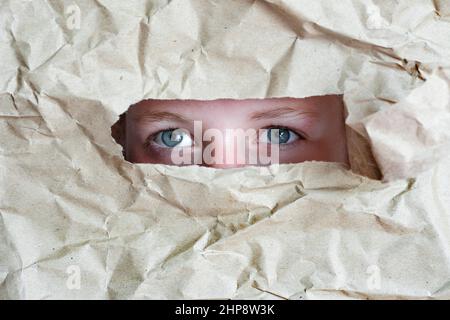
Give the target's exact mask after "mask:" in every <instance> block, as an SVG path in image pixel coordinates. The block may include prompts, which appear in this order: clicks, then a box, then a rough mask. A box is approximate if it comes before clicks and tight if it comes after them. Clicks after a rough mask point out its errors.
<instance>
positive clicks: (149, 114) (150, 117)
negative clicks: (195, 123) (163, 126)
mask: <svg viewBox="0 0 450 320" xmlns="http://www.w3.org/2000/svg"><path fill="white" fill-rule="evenodd" d="M133 118H134V119H135V120H136V121H138V122H158V121H175V122H184V123H190V122H192V120H190V119H187V118H185V117H183V116H182V115H180V114H177V113H173V112H167V111H146V112H137V113H136V114H135V115H133Z"/></svg>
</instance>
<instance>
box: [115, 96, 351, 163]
mask: <svg viewBox="0 0 450 320" xmlns="http://www.w3.org/2000/svg"><path fill="white" fill-rule="evenodd" d="M194 121H201V124H202V125H201V126H202V129H203V132H205V131H207V130H208V129H214V131H213V132H216V133H223V141H221V143H219V144H217V148H223V149H224V150H223V152H224V153H225V152H228V153H229V152H230V150H225V148H226V146H227V145H229V144H230V143H231V141H228V140H227V135H226V131H227V130H237V129H243V130H247V129H254V130H256V131H257V132H258V135H257V136H256V138H255V139H253V140H252V141H249V142H248V146H249V148H251V147H255V146H256V147H257V148H261V147H262V146H267V145H269V144H276V145H277V146H278V147H279V149H278V150H279V162H280V163H299V162H304V161H325V162H338V163H343V164H346V165H348V156H347V147H346V139H345V123H344V107H343V102H342V97H341V96H338V95H329V96H320V97H310V98H304V99H297V98H272V99H260V100H259V99H246V100H231V99H221V100H212V101H203V100H144V101H141V102H139V103H137V104H135V105H133V106H131V107H130V109H129V110H128V111H127V113H126V114H125V116H123V117H122V119H121V121H119V122H118V123H116V124H115V125H114V126H113V136H114V138H115V139H116V140H117V141H118V142H119V143H120V144H121V145H122V146H123V148H124V155H125V159H126V160H128V161H130V162H133V163H161V164H169V165H171V164H174V163H173V157H172V156H171V152H173V151H174V150H175V151H177V152H178V151H180V150H181V149H180V148H182V152H193V150H194V149H195V148H197V149H198V148H203V149H204V148H206V147H207V146H208V144H209V143H212V142H211V141H213V140H211V141H203V143H201V142H202V141H198V137H194ZM179 128H181V129H183V131H182V134H181V135H177V137H176V138H174V136H173V133H174V131H173V130H175V129H179ZM175 132H178V131H175ZM275 135H276V137H275ZM171 139H173V140H171ZM196 139H197V141H196ZM200 139H203V137H201V138H200ZM199 142H200V143H199ZM219 151H222V150H218V149H217V150H216V151H215V152H219ZM232 152H239V151H238V150H237V149H234V151H232ZM232 158H233V159H234V160H227V159H224V161H223V162H221V163H211V162H207V161H203V162H202V163H200V165H204V166H209V167H214V168H221V169H224V168H234V167H238V166H245V165H247V164H245V163H244V164H243V163H238V161H236V158H235V157H232Z"/></svg>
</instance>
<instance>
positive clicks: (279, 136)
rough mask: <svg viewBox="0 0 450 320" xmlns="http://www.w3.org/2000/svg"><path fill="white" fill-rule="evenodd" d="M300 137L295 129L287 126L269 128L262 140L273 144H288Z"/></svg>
mask: <svg viewBox="0 0 450 320" xmlns="http://www.w3.org/2000/svg"><path fill="white" fill-rule="evenodd" d="M298 139H300V137H299V136H298V134H296V133H295V132H294V131H292V130H289V129H285V128H269V129H266V130H265V134H263V136H262V137H261V139H260V142H264V143H272V144H288V143H292V142H294V141H296V140H298Z"/></svg>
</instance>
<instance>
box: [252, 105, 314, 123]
mask: <svg viewBox="0 0 450 320" xmlns="http://www.w3.org/2000/svg"><path fill="white" fill-rule="evenodd" d="M305 115H308V116H311V117H317V116H318V112H316V111H311V110H302V109H297V108H292V107H280V108H277V109H272V110H267V111H256V112H253V113H252V114H251V115H250V119H252V120H265V119H273V118H282V117H283V118H284V117H298V116H305Z"/></svg>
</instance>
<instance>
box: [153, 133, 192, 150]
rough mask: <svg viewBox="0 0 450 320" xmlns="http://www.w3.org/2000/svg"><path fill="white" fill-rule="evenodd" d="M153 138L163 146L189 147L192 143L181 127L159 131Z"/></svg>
mask: <svg viewBox="0 0 450 320" xmlns="http://www.w3.org/2000/svg"><path fill="white" fill-rule="evenodd" d="M153 140H154V142H155V143H156V144H158V145H160V146H162V147H165V148H175V147H189V146H192V144H193V143H192V139H191V136H190V134H189V133H188V132H186V131H185V130H182V129H170V130H163V131H160V132H158V133H157V134H156V136H155V138H154V139H153Z"/></svg>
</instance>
